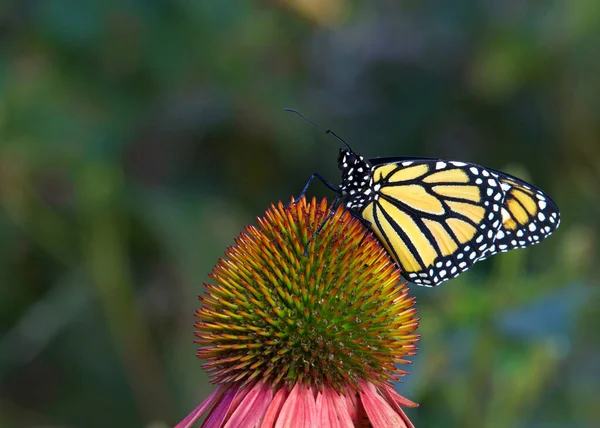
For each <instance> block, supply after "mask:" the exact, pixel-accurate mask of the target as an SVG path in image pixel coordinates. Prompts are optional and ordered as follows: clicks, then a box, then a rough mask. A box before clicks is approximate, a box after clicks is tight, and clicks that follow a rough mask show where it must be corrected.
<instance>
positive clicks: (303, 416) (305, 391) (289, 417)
mask: <svg viewBox="0 0 600 428" xmlns="http://www.w3.org/2000/svg"><path fill="white" fill-rule="evenodd" d="M317 422H318V421H317V405H316V403H315V398H314V396H313V392H312V389H311V388H309V387H306V386H304V385H300V384H298V383H297V384H296V386H294V388H292V392H290V395H289V396H288V398H287V400H285V403H284V404H283V407H282V408H281V413H280V414H279V418H277V423H276V424H275V428H284V427H285V428H295V427H298V428H302V427H308V428H312V427H315V426H318V423H317Z"/></svg>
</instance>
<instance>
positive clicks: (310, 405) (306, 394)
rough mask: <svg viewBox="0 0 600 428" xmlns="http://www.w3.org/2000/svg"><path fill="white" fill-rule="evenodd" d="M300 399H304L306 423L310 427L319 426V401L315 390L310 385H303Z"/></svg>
mask: <svg viewBox="0 0 600 428" xmlns="http://www.w3.org/2000/svg"><path fill="white" fill-rule="evenodd" d="M300 399H301V400H302V401H304V424H305V426H308V427H316V426H319V424H318V419H317V403H316V402H315V396H314V394H313V390H312V388H310V387H306V386H301V388H300Z"/></svg>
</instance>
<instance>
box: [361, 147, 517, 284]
mask: <svg viewBox="0 0 600 428" xmlns="http://www.w3.org/2000/svg"><path fill="white" fill-rule="evenodd" d="M371 162H372V165H373V169H372V174H373V185H374V187H373V189H374V191H375V192H376V195H375V197H374V200H373V201H372V202H371V203H369V204H368V205H366V206H364V207H363V208H362V210H361V212H360V214H361V215H362V217H363V218H364V219H365V220H367V221H370V222H371V225H372V229H373V231H374V233H375V234H376V235H377V236H378V237H379V239H380V240H381V242H383V244H384V246H385V247H386V248H387V250H388V251H389V253H390V254H391V255H392V257H393V258H394V259H395V260H396V261H397V262H398V263H399V264H400V266H401V267H402V269H403V271H404V275H405V276H406V277H407V278H408V279H410V280H411V281H413V282H415V283H417V284H421V285H429V286H433V285H438V284H440V283H441V282H443V281H445V280H448V279H450V278H453V277H455V276H456V275H458V274H459V273H461V272H464V271H465V270H467V269H469V268H470V267H471V266H472V265H473V264H474V263H475V262H476V261H477V260H479V259H480V258H481V257H482V256H484V255H485V254H486V251H487V250H488V249H489V248H490V247H492V245H493V244H494V239H495V236H496V233H497V231H498V228H499V227H500V225H501V222H502V214H501V209H500V208H501V206H502V203H503V200H504V195H505V194H504V192H503V190H502V187H501V183H500V181H499V180H498V178H496V177H495V176H494V175H493V174H492V173H491V172H489V171H488V170H487V169H485V168H482V167H480V166H478V165H474V164H470V163H466V162H455V161H441V160H439V159H425V158H412V159H411V158H388V159H385V158H383V159H375V160H373V161H371Z"/></svg>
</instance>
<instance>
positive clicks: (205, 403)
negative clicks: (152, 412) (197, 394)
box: [175, 385, 229, 428]
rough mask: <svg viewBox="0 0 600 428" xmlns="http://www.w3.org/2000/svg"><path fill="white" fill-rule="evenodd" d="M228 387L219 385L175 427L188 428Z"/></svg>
mask: <svg viewBox="0 0 600 428" xmlns="http://www.w3.org/2000/svg"><path fill="white" fill-rule="evenodd" d="M227 388H229V386H228V385H219V387H218V388H217V389H216V390H215V391H214V392H213V393H212V394H210V395H209V396H208V397H207V398H206V400H204V401H203V402H202V404H200V405H199V406H198V407H196V408H195V409H194V410H193V411H192V413H190V414H189V415H187V416H186V417H185V418H184V419H183V420H182V421H181V422H179V423H178V424H177V425H175V428H189V427H191V426H192V425H193V424H194V422H196V421H197V420H198V419H200V418H201V417H202V416H203V415H204V413H206V411H207V410H208V409H209V408H211V407H212V406H213V405H214V404H215V403H216V402H217V401H219V399H220V398H221V396H222V395H223V393H224V392H225V391H226V390H227Z"/></svg>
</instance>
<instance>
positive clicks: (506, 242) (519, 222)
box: [481, 171, 560, 260]
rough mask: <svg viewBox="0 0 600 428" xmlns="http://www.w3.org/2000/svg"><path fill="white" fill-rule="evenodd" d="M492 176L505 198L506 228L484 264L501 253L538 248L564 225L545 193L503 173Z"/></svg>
mask: <svg viewBox="0 0 600 428" xmlns="http://www.w3.org/2000/svg"><path fill="white" fill-rule="evenodd" d="M491 173H492V174H493V175H494V176H495V177H496V179H497V180H498V181H499V182H500V186H501V188H502V191H503V192H504V194H505V196H504V200H503V203H502V207H501V208H500V212H501V214H502V224H501V225H500V228H499V229H498V231H497V232H496V236H495V239H494V245H492V246H491V247H490V248H488V249H487V250H486V251H485V253H484V254H483V255H482V257H481V260H483V259H484V258H487V257H489V256H492V255H494V254H496V253H498V252H505V251H509V250H513V249H515V248H525V247H528V246H530V245H534V244H537V243H539V242H540V241H542V240H543V239H545V238H547V237H548V236H549V235H550V234H551V233H552V232H554V231H555V230H556V228H557V227H558V225H559V224H560V212H559V210H558V207H557V206H556V204H555V203H554V201H553V200H552V199H551V198H550V196H548V195H547V194H546V193H544V192H543V191H542V190H540V189H538V188H537V187H535V186H533V185H531V184H529V183H526V182H524V181H522V180H520V179H518V178H516V177H513V176H510V175H508V174H505V173H503V172H501V171H491Z"/></svg>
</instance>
